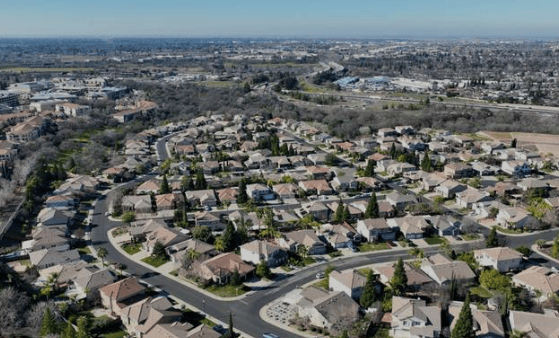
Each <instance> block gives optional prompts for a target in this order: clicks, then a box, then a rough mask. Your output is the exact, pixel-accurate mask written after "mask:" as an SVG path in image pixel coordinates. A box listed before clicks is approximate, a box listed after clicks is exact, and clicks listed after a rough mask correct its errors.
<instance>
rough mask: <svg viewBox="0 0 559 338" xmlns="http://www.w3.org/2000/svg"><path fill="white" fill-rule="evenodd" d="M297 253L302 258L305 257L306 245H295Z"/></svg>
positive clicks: (307, 251)
mask: <svg viewBox="0 0 559 338" xmlns="http://www.w3.org/2000/svg"><path fill="white" fill-rule="evenodd" d="M297 253H298V254H299V255H300V256H301V257H303V258H307V256H308V254H309V248H307V246H306V245H304V244H301V245H299V246H298V247H297Z"/></svg>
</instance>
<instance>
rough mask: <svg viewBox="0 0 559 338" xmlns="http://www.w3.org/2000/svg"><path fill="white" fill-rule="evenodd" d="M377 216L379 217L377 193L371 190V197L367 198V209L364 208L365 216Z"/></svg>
mask: <svg viewBox="0 0 559 338" xmlns="http://www.w3.org/2000/svg"><path fill="white" fill-rule="evenodd" d="M378 217H379V210H378V202H377V194H375V193H374V192H373V194H372V195H371V198H370V199H369V204H367V209H366V210H365V218H378Z"/></svg>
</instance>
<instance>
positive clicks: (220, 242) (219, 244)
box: [214, 236, 227, 252]
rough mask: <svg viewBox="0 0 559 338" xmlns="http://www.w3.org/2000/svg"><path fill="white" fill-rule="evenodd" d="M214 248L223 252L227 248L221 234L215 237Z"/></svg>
mask: <svg viewBox="0 0 559 338" xmlns="http://www.w3.org/2000/svg"><path fill="white" fill-rule="evenodd" d="M214 248H215V249H216V250H217V251H220V252H225V251H226V250H227V246H226V245H225V241H224V240H223V236H219V237H217V238H216V239H215V242H214Z"/></svg>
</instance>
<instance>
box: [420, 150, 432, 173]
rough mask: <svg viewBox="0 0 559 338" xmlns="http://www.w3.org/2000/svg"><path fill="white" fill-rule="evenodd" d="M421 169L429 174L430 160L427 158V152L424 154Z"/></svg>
mask: <svg viewBox="0 0 559 338" xmlns="http://www.w3.org/2000/svg"><path fill="white" fill-rule="evenodd" d="M421 169H422V170H423V171H426V172H430V171H431V170H432V169H431V159H430V158H429V152H428V151H427V152H425V156H423V161H421Z"/></svg>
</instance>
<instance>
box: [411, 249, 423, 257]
mask: <svg viewBox="0 0 559 338" xmlns="http://www.w3.org/2000/svg"><path fill="white" fill-rule="evenodd" d="M408 253H409V254H410V256H414V257H415V258H417V259H422V258H425V252H423V250H421V249H420V248H411V249H410V251H408Z"/></svg>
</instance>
